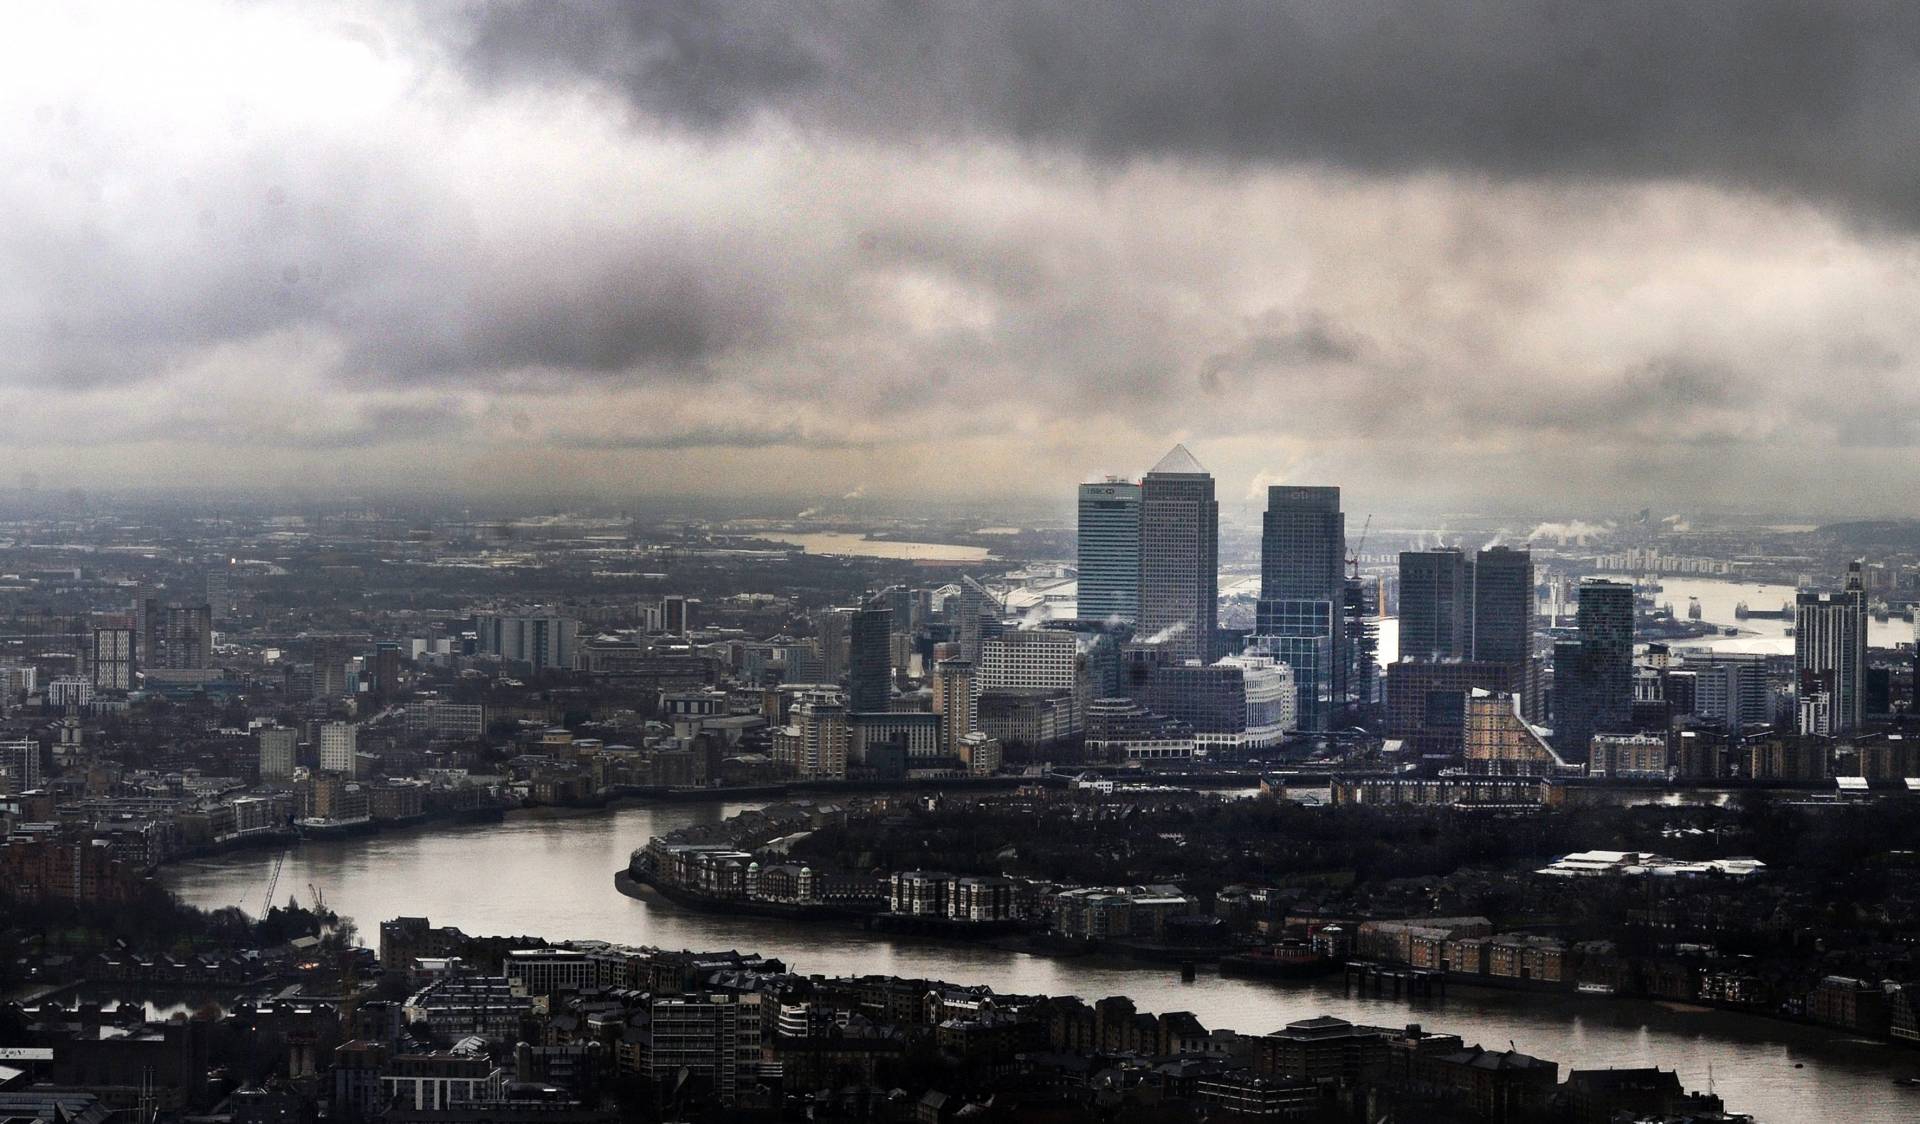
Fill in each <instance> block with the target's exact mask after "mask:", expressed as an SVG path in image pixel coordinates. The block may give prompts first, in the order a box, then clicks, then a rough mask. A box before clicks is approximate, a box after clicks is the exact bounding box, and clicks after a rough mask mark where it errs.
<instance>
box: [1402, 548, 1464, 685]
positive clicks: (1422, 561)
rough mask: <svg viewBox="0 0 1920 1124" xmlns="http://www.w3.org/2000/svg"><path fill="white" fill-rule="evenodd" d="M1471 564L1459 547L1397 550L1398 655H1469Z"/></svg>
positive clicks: (1444, 657)
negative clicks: (1398, 553) (1398, 597)
mask: <svg viewBox="0 0 1920 1124" xmlns="http://www.w3.org/2000/svg"><path fill="white" fill-rule="evenodd" d="M1473 589H1474V567H1473V563H1472V562H1469V561H1468V560H1467V556H1466V555H1465V554H1462V553H1461V552H1460V551H1458V550H1404V551H1401V552H1400V658H1401V659H1403V660H1451V659H1465V658H1467V657H1468V656H1470V655H1472V654H1473V620H1474V598H1473Z"/></svg>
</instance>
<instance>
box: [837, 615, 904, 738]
mask: <svg viewBox="0 0 1920 1124" xmlns="http://www.w3.org/2000/svg"><path fill="white" fill-rule="evenodd" d="M892 633H893V612H892V610H890V609H878V608H863V609H855V610H853V611H852V612H851V613H850V614H849V616H848V618H847V709H848V710H850V711H852V712H853V713H855V714H863V713H871V712H876V711H883V710H886V709H887V707H888V705H889V703H890V702H891V701H892V699H893V644H892V642H891V641H892Z"/></svg>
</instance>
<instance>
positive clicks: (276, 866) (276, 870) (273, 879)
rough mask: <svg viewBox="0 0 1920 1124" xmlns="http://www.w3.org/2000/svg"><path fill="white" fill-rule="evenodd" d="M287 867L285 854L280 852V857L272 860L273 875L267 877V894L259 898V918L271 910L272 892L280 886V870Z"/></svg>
mask: <svg viewBox="0 0 1920 1124" xmlns="http://www.w3.org/2000/svg"><path fill="white" fill-rule="evenodd" d="M286 865H287V852H285V851H281V852H280V857H278V858H276V859H274V860H273V873H272V874H269V875H267V892H266V893H265V894H263V895H261V897H260V916H261V917H263V918H264V917H265V916H266V915H267V911H268V910H270V909H272V908H273V891H274V890H275V889H277V888H278V887H279V885H280V869H281V868H282V867H284V866H286Z"/></svg>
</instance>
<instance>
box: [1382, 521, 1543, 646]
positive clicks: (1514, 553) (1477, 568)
mask: <svg viewBox="0 0 1920 1124" xmlns="http://www.w3.org/2000/svg"><path fill="white" fill-rule="evenodd" d="M1403 628H1404V626H1403ZM1402 635H1403V636H1404V635H1405V633H1404V632H1403V633H1402ZM1532 656H1533V554H1532V552H1531V551H1525V550H1514V549H1512V548H1511V547H1505V546H1496V547H1491V548H1489V549H1487V550H1483V551H1481V552H1480V553H1479V554H1478V555H1476V556H1475V557H1474V560H1473V658H1474V659H1476V660H1494V661H1497V662H1499V663H1519V662H1520V661H1522V660H1526V659H1530V658H1532Z"/></svg>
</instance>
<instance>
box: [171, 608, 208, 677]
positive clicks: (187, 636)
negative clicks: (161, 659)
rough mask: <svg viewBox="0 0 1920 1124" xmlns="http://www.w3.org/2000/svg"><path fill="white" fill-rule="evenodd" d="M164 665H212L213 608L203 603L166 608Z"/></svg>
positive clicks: (176, 666) (173, 666) (197, 666)
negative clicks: (165, 652)
mask: <svg viewBox="0 0 1920 1124" xmlns="http://www.w3.org/2000/svg"><path fill="white" fill-rule="evenodd" d="M166 646H167V656H166V666H168V667H170V668H205V667H211V666H213V610H212V609H211V608H209V607H208V606H206V605H169V606H168V607H167V634H166Z"/></svg>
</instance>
